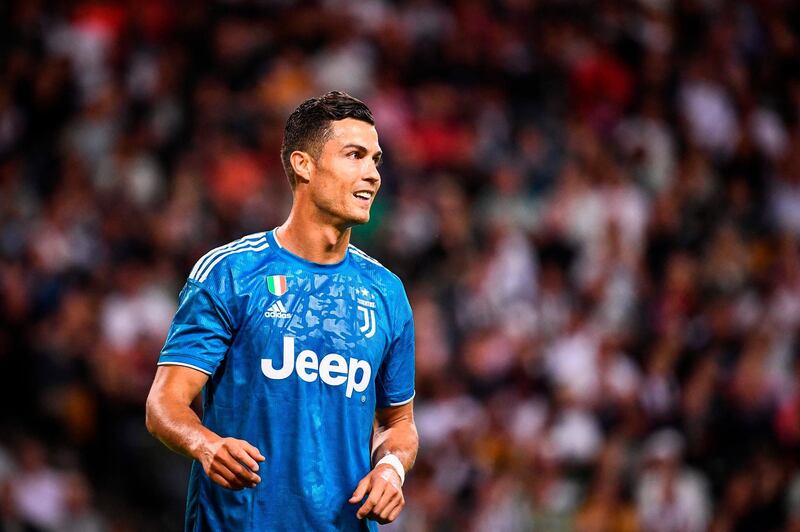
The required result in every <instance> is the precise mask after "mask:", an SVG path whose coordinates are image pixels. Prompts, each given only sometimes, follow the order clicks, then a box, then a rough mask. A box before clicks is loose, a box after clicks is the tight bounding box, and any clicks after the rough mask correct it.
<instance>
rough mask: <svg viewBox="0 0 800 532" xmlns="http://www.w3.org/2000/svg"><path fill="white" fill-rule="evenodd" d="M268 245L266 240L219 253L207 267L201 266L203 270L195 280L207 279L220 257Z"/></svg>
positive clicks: (258, 249)
mask: <svg viewBox="0 0 800 532" xmlns="http://www.w3.org/2000/svg"><path fill="white" fill-rule="evenodd" d="M268 247H269V243H268V242H264V243H263V244H260V245H254V244H251V245H249V246H247V247H242V248H236V249H230V250H228V251H226V252H225V253H223V254H222V255H219V256H218V257H217V258H216V259H214V262H212V263H211V264H209V265H208V266H207V267H205V268H203V270H202V272H201V273H200V274H199V278H198V279H197V280H198V281H200V282H201V283H202V282H203V281H205V280H206V279H208V275H209V274H210V273H211V270H213V269H214V266H216V265H217V264H219V263H220V261H221V260H222V259H224V258H226V257H230V256H231V255H236V254H237V253H244V252H245V251H263V250H265V249H267V248H268Z"/></svg>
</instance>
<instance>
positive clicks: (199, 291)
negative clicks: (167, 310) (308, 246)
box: [158, 231, 414, 531]
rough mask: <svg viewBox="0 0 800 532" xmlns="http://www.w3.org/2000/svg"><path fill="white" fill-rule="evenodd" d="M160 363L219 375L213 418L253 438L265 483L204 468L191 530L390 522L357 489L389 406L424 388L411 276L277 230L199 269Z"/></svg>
mask: <svg viewBox="0 0 800 532" xmlns="http://www.w3.org/2000/svg"><path fill="white" fill-rule="evenodd" d="M158 363H159V365H181V366H188V367H191V368H194V369H195V370H197V371H202V372H203V373H206V374H208V375H209V380H208V383H207V384H206V386H205V388H204V389H203V424H204V425H205V426H207V427H208V428H209V429H211V430H213V431H214V432H216V433H217V434H219V435H220V436H224V437H234V438H240V439H244V440H247V441H248V442H250V443H252V444H253V445H255V446H256V447H258V449H259V450H260V451H261V453H262V454H263V455H264V456H265V457H266V461H265V462H263V463H262V464H261V466H260V470H259V475H260V476H261V483H260V484H259V485H258V486H257V487H256V488H252V489H244V490H241V491H231V490H227V489H225V488H222V487H221V486H219V485H217V484H215V483H214V482H213V481H211V480H210V479H209V478H208V477H207V476H206V474H205V472H204V471H203V469H202V467H201V466H200V464H199V463H198V462H194V463H193V464H192V470H191V475H190V480H189V494H188V498H187V508H186V530H190V531H199V530H212V531H219V530H236V531H245V530H253V531H255V530H258V531H263V530H293V531H294V530H319V531H333V530H337V531H340V530H366V529H368V530H377V524H376V523H375V522H373V521H369V520H363V521H360V520H358V519H357V518H356V516H355V513H356V510H357V509H358V507H359V506H360V504H356V505H354V504H350V503H349V502H348V498H349V497H350V495H351V494H352V493H353V491H354V490H355V488H356V485H357V484H358V481H359V480H360V479H361V478H362V477H363V476H364V475H366V474H367V473H368V472H369V470H370V469H371V464H370V444H371V441H370V439H371V434H372V421H373V418H374V415H375V409H376V408H384V407H389V406H397V405H402V404H405V403H408V402H409V401H411V400H412V399H413V397H414V322H413V319H412V315H411V307H410V305H409V303H408V299H407V297H406V294H405V290H404V289H403V285H402V283H401V281H400V279H399V278H398V277H397V276H396V275H394V274H393V273H391V272H390V271H389V270H387V269H386V268H385V267H383V266H382V265H381V264H380V263H378V262H377V261H376V260H375V259H373V258H371V257H369V256H368V255H366V254H365V253H364V252H362V251H360V250H359V249H358V248H356V247H354V246H349V248H348V250H347V254H346V256H345V257H344V259H343V260H342V261H341V262H339V263H337V264H316V263H312V262H309V261H306V260H304V259H302V258H300V257H298V256H296V255H293V254H292V253H290V252H289V251H287V250H286V249H283V248H282V247H281V246H280V244H279V243H278V241H277V240H276V239H275V236H274V234H273V232H272V231H270V232H265V233H256V234H253V235H249V236H247V237H244V238H242V239H240V240H237V241H235V242H232V243H230V244H227V245H225V246H221V247H219V248H216V249H214V250H212V251H210V252H209V253H207V254H206V255H205V256H203V257H202V258H201V259H200V260H199V261H198V262H197V264H196V265H195V266H194V268H193V269H192V271H191V273H190V275H189V279H188V280H187V282H186V285H185V286H184V288H183V290H182V291H181V294H180V302H179V306H178V310H177V312H176V314H175V318H174V320H173V323H172V325H171V327H170V330H169V333H168V335H167V340H166V343H165V345H164V348H163V349H162V351H161V356H160V358H159V362H158Z"/></svg>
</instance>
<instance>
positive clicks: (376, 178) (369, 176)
mask: <svg viewBox="0 0 800 532" xmlns="http://www.w3.org/2000/svg"><path fill="white" fill-rule="evenodd" d="M364 181H366V182H367V183H369V184H370V185H379V184H380V182H381V174H380V172H378V166H377V165H376V164H375V163H374V162H373V163H372V164H370V166H369V168H368V170H367V173H366V174H365V175H364Z"/></svg>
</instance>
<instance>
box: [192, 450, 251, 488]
mask: <svg viewBox="0 0 800 532" xmlns="http://www.w3.org/2000/svg"><path fill="white" fill-rule="evenodd" d="M198 460H199V461H200V463H201V464H202V465H203V470H204V471H205V472H206V475H208V478H210V479H211V480H213V481H214V482H216V483H217V484H219V485H220V486H222V487H223V488H228V489H231V490H240V489H244V488H254V487H256V485H257V484H258V483H259V482H261V477H260V476H258V475H257V474H256V473H255V472H256V471H258V462H263V461H264V460H265V458H264V457H263V456H262V455H261V452H260V451H259V450H258V449H256V448H255V447H254V446H252V445H250V444H249V443H248V442H246V441H245V440H237V439H236V438H219V439H216V440H214V441H211V442H209V443H208V444H206V445H205V447H204V448H203V450H202V452H201V453H200V457H199V458H198Z"/></svg>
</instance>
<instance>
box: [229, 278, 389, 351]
mask: <svg viewBox="0 0 800 532" xmlns="http://www.w3.org/2000/svg"><path fill="white" fill-rule="evenodd" d="M246 315H247V317H248V318H247V320H246V321H245V323H244V325H243V328H244V330H242V331H240V335H241V333H244V334H245V335H246V337H247V341H248V343H251V344H252V347H255V348H256V349H257V350H259V351H261V352H262V353H263V352H264V350H267V351H271V350H275V349H281V346H284V345H285V341H286V340H285V339H286V338H292V339H293V340H292V341H293V342H294V345H295V349H296V350H297V351H298V352H300V351H303V350H311V351H314V352H315V353H317V354H318V355H319V356H320V357H323V356H325V355H326V354H329V353H336V354H340V355H342V356H344V357H355V358H357V359H361V360H367V361H369V362H370V363H371V364H373V363H374V364H380V361H381V359H382V356H383V353H384V351H385V349H386V347H387V345H388V342H389V326H388V324H389V316H388V313H387V308H386V301H385V299H384V297H382V295H381V293H380V290H379V288H377V287H375V286H373V285H372V284H371V283H369V282H368V281H367V280H365V279H364V278H363V277H360V276H357V275H347V274H341V273H330V274H325V273H314V272H306V271H290V270H289V271H287V270H280V269H278V270H277V271H267V272H266V273H265V274H264V275H263V276H262V277H261V278H260V279H258V280H257V281H256V283H255V284H254V286H251V287H250V297H249V298H248V301H247V309H246Z"/></svg>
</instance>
